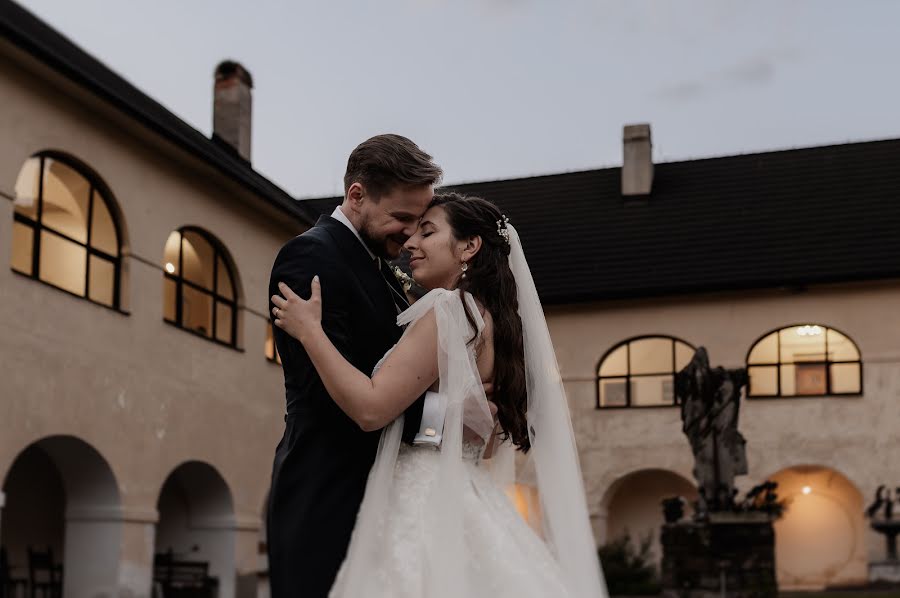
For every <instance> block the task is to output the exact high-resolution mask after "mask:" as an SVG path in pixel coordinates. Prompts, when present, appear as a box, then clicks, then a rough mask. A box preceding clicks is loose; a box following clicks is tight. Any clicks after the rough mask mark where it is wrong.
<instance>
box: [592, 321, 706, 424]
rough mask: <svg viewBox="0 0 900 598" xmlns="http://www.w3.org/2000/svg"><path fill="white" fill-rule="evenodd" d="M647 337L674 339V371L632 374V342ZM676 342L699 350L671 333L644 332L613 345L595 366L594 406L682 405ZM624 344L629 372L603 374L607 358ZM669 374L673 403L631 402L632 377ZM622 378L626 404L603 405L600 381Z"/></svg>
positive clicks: (642, 407)
mask: <svg viewBox="0 0 900 598" xmlns="http://www.w3.org/2000/svg"><path fill="white" fill-rule="evenodd" d="M647 339H663V340H669V341H672V370H673V371H672V372H669V373H666V372H658V373H646V374H632V373H631V343H633V342H636V341H641V340H647ZM675 343H682V344H684V345H686V346H688V347H690V348H691V350H692V351H694V352H696V351H697V347H695V346H694V345H692V344H691V343H689V342H687V341H686V340H684V339H682V338H678V337H677V336H672V335H671V334H642V335H639V336H633V337H631V338H627V339H625V340H623V341H621V342H618V343H616V344H615V345H613V346H612V347H611V348H610V349H609V350H607V351H606V352H605V353H604V354H603V356H602V357H601V358H600V360H599V361H598V362H597V366H596V368H594V388H595V392H596V402H595V407H594V408H595V409H598V410H607V409H669V408H671V407H680V405H679V404H678V399H677V397H676V396H675V393H674V384H675V374H677V373H678V372H677V371H674V370H675V361H676V359H677V355H676V349H675ZM623 346H625V347H626V357H625V360H626V368H627V373H626V374H625V375H624V376H601V375H600V368H601V366H602V365H603V362H604V361H606V359H607V358H608V357H609V356H610V355H612V354H613V353H614V352H615V351H618V350H619V349H620V348H621V347H623ZM667 375H671V376H672V384H673V392H672V404H671V405H669V404H664V405H662V404H661V405H632V404H631V379H632V378H648V377H654V376H667ZM622 378H624V379H625V404H624V405H601V404H600V398H601V394H600V383H601V381H603V380H610V379H622Z"/></svg>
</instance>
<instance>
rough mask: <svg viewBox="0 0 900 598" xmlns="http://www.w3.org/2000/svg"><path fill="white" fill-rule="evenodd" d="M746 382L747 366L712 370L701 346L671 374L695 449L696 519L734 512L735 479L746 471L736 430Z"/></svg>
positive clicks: (684, 426)
mask: <svg viewBox="0 0 900 598" xmlns="http://www.w3.org/2000/svg"><path fill="white" fill-rule="evenodd" d="M746 385H747V370H745V369H735V370H726V369H725V368H722V367H717V368H710V367H709V357H708V356H707V354H706V349H705V348H703V347H700V348H699V349H697V352H696V353H695V354H694V357H693V359H691V362H690V363H689V364H688V365H687V367H685V368H684V369H683V370H681V371H680V372H679V373H678V374H677V375H676V376H675V397H676V400H677V401H678V403H679V404H680V405H681V423H682V430H683V431H684V433H685V435H686V436H687V437H688V441H689V442H690V444H691V450H692V451H693V453H694V477H695V478H696V479H697V487H698V490H699V493H700V499H699V500H698V502H697V512H696V515H695V517H696V518H698V519H702V518H704V517H706V515H707V514H708V513H709V512H711V511H712V512H716V511H731V510H735V500H734V499H735V496H736V494H737V490H736V489H735V487H734V478H735V476H738V475H743V474H746V473H747V455H746V450H745V446H744V445H745V444H746V441H745V440H744V437H743V436H741V433H740V432H738V429H737V427H738V410H739V408H740V400H741V389H742V388H743V387H744V386H746Z"/></svg>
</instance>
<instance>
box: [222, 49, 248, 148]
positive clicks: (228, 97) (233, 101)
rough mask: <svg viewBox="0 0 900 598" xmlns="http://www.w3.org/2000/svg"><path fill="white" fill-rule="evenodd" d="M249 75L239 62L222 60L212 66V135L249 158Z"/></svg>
mask: <svg viewBox="0 0 900 598" xmlns="http://www.w3.org/2000/svg"><path fill="white" fill-rule="evenodd" d="M252 89H253V78H252V77H251V76H250V73H249V72H248V71H247V69H245V68H244V67H243V66H241V64H240V63H237V62H233V61H231V60H226V61H224V62H222V63H221V64H219V66H217V67H216V76H215V86H214V88H213V137H214V138H216V137H218V138H219V139H220V140H221V141H224V142H225V143H227V144H228V145H230V146H231V147H232V148H234V150H235V151H236V152H237V153H238V155H239V156H240V157H241V158H243V159H244V160H246V161H247V162H249V161H250V124H251V120H252V118H251V108H252V104H253V95H252V92H251V90H252Z"/></svg>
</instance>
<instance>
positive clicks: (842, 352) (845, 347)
mask: <svg viewBox="0 0 900 598" xmlns="http://www.w3.org/2000/svg"><path fill="white" fill-rule="evenodd" d="M827 334H828V359H829V360H830V361H859V350H857V348H856V345H854V344H853V341H851V340H850V339H849V338H847V337H846V336H844V335H843V334H841V333H840V332H838V331H837V330H832V329H831V328H829V329H828V333H827Z"/></svg>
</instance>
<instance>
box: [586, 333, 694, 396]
mask: <svg viewBox="0 0 900 598" xmlns="http://www.w3.org/2000/svg"><path fill="white" fill-rule="evenodd" d="M694 351H695V349H694V347H693V346H691V345H689V344H688V343H686V342H684V341H682V340H679V339H677V338H673V337H671V336H644V337H638V338H633V339H630V340H627V341H624V342H622V343H620V344H618V345H616V346H615V347H613V348H612V349H610V351H609V352H607V354H606V355H605V356H604V357H603V359H601V360H600V365H599V366H598V368H597V407H598V408H601V409H603V408H611V407H659V406H662V405H674V404H675V392H674V383H675V373H676V372H678V371H680V370H681V369H682V368H684V367H685V366H686V365H687V364H688V363H689V362H690V361H691V358H692V357H693V356H694Z"/></svg>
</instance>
